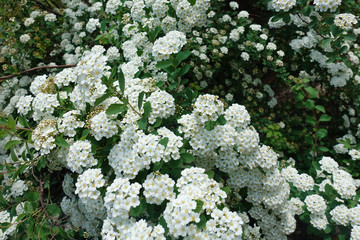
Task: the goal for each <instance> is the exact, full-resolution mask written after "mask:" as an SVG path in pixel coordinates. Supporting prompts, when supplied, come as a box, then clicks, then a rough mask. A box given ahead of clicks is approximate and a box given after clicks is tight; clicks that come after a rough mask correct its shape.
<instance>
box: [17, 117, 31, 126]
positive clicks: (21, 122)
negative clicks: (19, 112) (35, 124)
mask: <svg viewBox="0 0 360 240" xmlns="http://www.w3.org/2000/svg"><path fill="white" fill-rule="evenodd" d="M19 123H20V124H21V125H22V126H24V127H29V126H30V125H29V122H28V121H27V119H26V117H23V116H21V117H19Z"/></svg>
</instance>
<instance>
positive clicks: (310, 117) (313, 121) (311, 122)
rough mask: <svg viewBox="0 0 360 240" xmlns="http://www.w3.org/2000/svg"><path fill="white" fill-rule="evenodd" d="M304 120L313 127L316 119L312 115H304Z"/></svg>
mask: <svg viewBox="0 0 360 240" xmlns="http://www.w3.org/2000/svg"><path fill="white" fill-rule="evenodd" d="M305 122H306V123H307V124H309V125H311V126H313V127H315V126H316V121H315V119H314V117H313V116H309V115H306V117H305Z"/></svg>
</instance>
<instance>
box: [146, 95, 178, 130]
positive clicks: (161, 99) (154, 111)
mask: <svg viewBox="0 0 360 240" xmlns="http://www.w3.org/2000/svg"><path fill="white" fill-rule="evenodd" d="M146 100H147V101H149V102H150V103H151V112H150V116H149V123H150V124H153V123H155V121H156V119H157V118H168V117H170V116H171V115H173V114H174V113H175V99H174V97H173V96H172V95H171V94H169V93H167V92H166V91H162V90H157V91H155V92H153V93H151V95H150V96H149V97H148V98H147V99H146Z"/></svg>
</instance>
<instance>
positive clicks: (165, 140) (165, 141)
mask: <svg viewBox="0 0 360 240" xmlns="http://www.w3.org/2000/svg"><path fill="white" fill-rule="evenodd" d="M168 142H169V138H168V137H165V138H163V139H161V140H160V141H159V144H161V145H163V146H164V147H165V148H166V146H167V144H168Z"/></svg>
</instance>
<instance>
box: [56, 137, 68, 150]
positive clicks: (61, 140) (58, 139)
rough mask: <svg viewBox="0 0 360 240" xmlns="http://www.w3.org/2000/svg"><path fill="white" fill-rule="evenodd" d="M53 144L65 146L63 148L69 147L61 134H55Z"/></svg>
mask: <svg viewBox="0 0 360 240" xmlns="http://www.w3.org/2000/svg"><path fill="white" fill-rule="evenodd" d="M55 144H56V145H58V146H60V147H65V148H68V147H70V144H68V143H67V142H66V141H65V139H64V138H63V137H62V136H61V135H59V136H56V138H55Z"/></svg>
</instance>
